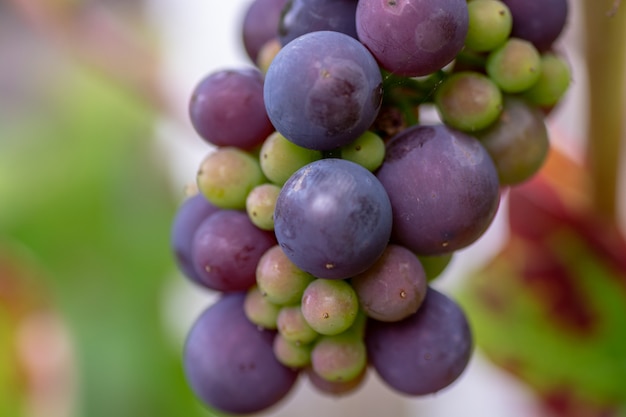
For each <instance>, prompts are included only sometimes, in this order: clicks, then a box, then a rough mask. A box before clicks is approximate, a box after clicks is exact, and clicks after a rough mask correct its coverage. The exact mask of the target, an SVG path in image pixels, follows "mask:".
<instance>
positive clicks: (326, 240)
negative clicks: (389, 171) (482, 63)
mask: <svg viewBox="0 0 626 417" xmlns="http://www.w3.org/2000/svg"><path fill="white" fill-rule="evenodd" d="M391 222H392V213H391V205H390V203H389V198H388V197H387V193H386V192H385V189H384V188H383V186H382V184H381V183H380V181H378V179H377V178H376V177H375V176H374V174H372V173H371V172H370V171H368V170H367V169H365V168H363V167H362V166H360V165H358V164H355V163H354V162H350V161H346V160H342V159H332V158H331V159H322V160H319V161H316V162H313V163H311V164H309V165H306V166H305V167H303V168H301V169H300V170H298V171H297V172H296V173H295V174H294V175H293V176H292V177H291V178H290V179H289V180H288V181H287V182H286V183H285V185H284V186H283V189H282V190H281V192H280V195H279V196H278V201H277V202H276V210H275V212H274V232H275V233H276V238H277V240H278V243H279V244H280V246H281V247H282V248H283V250H284V252H285V254H286V255H287V257H288V258H289V259H290V260H291V261H292V262H293V263H294V264H295V265H297V266H298V267H299V268H300V269H302V270H304V271H307V272H309V273H310V274H312V275H313V276H316V277H319V278H334V279H344V278H349V277H351V276H353V275H355V274H358V273H360V272H363V271H364V270H366V269H367V268H368V267H369V266H370V265H372V264H373V263H374V262H376V259H378V257H379V256H380V255H381V254H382V253H383V251H384V250H385V247H386V246H387V243H388V241H389V235H390V232H391V227H392V223H391Z"/></svg>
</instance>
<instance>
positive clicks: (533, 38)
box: [502, 0, 569, 52]
mask: <svg viewBox="0 0 626 417" xmlns="http://www.w3.org/2000/svg"><path fill="white" fill-rule="evenodd" d="M502 2H503V3H504V4H506V5H507V6H508V8H509V10H510V11H511V15H512V16H513V28H512V31H511V36H513V37H516V38H521V39H526V40H527V41H530V42H532V43H533V45H535V47H536V48H537V49H538V50H539V51H541V52H544V51H547V50H548V49H550V47H551V46H552V44H553V43H554V41H555V40H556V39H557V38H558V37H559V35H560V34H561V32H562V31H563V28H564V27H565V24H566V23H567V17H568V13H569V7H568V0H502Z"/></svg>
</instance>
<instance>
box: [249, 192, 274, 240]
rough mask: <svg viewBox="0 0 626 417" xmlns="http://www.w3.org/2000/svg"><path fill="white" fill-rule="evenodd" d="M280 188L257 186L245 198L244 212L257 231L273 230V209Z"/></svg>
mask: <svg viewBox="0 0 626 417" xmlns="http://www.w3.org/2000/svg"><path fill="white" fill-rule="evenodd" d="M279 193H280V187H279V186H277V185H274V184H261V185H257V186H256V187H254V188H253V189H252V191H250V193H249V194H248V197H247V198H246V212H247V213H248V217H250V221H251V222H252V223H253V224H254V225H255V226H256V227H258V228H259V229H263V230H274V208H275V207H276V199H277V198H278V194H279Z"/></svg>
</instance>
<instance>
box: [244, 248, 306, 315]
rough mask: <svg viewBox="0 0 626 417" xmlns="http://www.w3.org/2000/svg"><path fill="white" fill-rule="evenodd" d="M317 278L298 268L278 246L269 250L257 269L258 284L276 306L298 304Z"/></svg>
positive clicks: (260, 260)
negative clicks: (306, 289)
mask: <svg viewBox="0 0 626 417" xmlns="http://www.w3.org/2000/svg"><path fill="white" fill-rule="evenodd" d="M314 279H315V277H313V275H311V274H309V273H308V272H305V271H303V270H301V269H300V268H298V267H297V266H296V265H294V264H293V262H291V261H290V260H289V258H288V257H287V255H285V252H284V251H283V249H282V248H281V247H280V246H278V245H276V246H273V247H271V248H270V249H268V250H267V251H266V252H265V253H264V254H263V256H262V257H261V259H259V263H258V264H257V268H256V283H257V286H258V287H259V290H261V292H262V293H263V295H264V296H265V297H267V299H268V300H269V301H271V302H273V303H274V304H279V305H290V304H298V303H300V301H301V299H302V293H303V292H304V289H305V288H306V287H307V286H308V285H309V283H310V282H311V281H313V280H314Z"/></svg>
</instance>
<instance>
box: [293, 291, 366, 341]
mask: <svg viewBox="0 0 626 417" xmlns="http://www.w3.org/2000/svg"><path fill="white" fill-rule="evenodd" d="M301 309H302V315H303V316H304V319H305V320H306V322H307V323H308V324H309V326H311V328H312V329H313V330H315V331H316V332H318V333H320V334H322V335H329V336H332V335H337V334H340V333H343V332H344V331H346V330H348V329H349V328H350V327H351V326H352V325H353V324H354V322H355V320H356V318H357V315H358V312H359V300H358V297H357V295H356V293H355V292H354V289H353V288H352V286H350V284H348V283H347V282H346V281H341V280H327V279H316V280H315V281H313V282H311V283H310V284H309V285H308V286H307V287H306V289H305V290H304V293H303V294H302V303H301Z"/></svg>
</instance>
